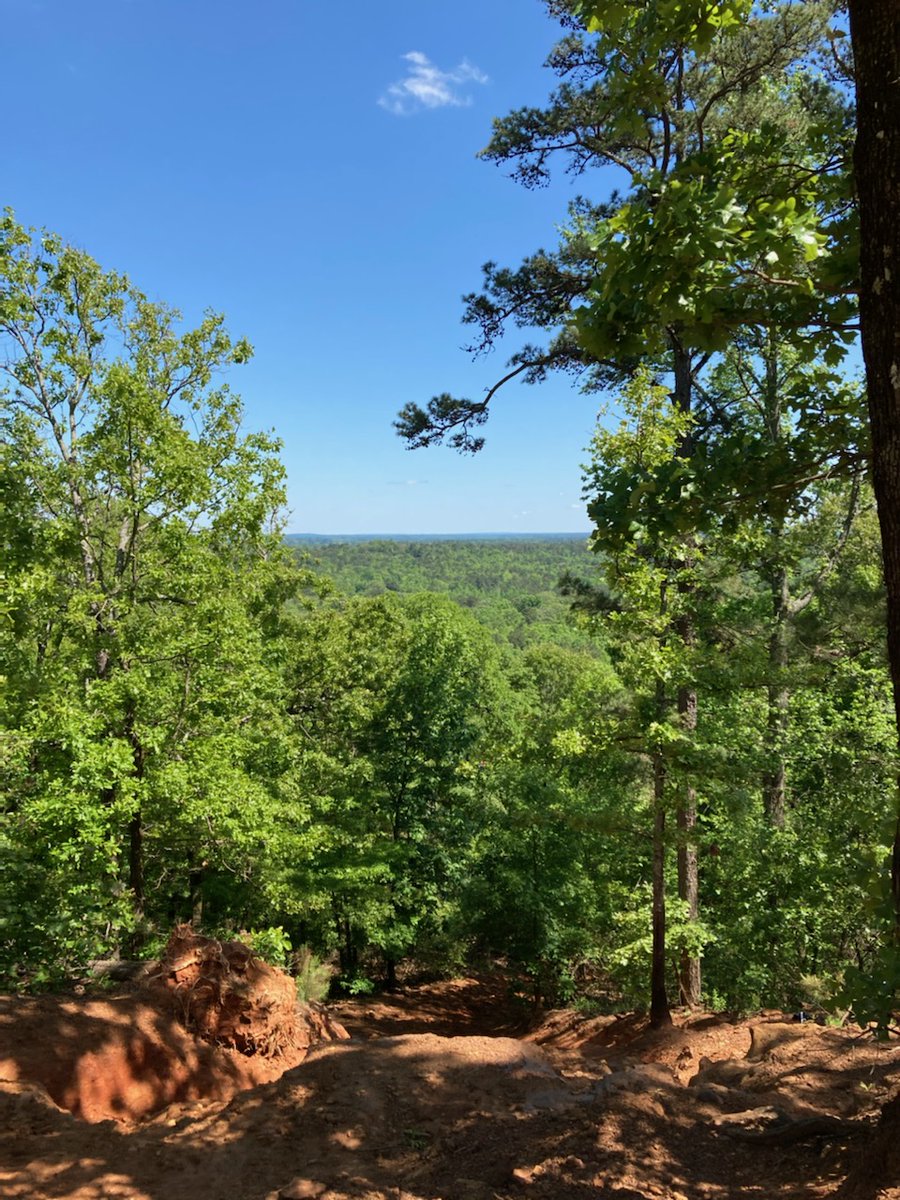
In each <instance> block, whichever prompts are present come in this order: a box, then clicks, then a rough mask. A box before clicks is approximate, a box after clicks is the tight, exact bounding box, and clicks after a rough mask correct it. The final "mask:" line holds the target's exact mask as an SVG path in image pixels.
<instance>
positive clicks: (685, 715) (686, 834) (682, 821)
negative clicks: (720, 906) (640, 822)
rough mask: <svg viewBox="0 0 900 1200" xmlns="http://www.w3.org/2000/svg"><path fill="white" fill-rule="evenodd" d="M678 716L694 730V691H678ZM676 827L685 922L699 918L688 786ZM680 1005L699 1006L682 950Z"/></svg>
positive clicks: (692, 963)
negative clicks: (685, 909)
mask: <svg viewBox="0 0 900 1200" xmlns="http://www.w3.org/2000/svg"><path fill="white" fill-rule="evenodd" d="M678 716H679V719H680V721H681V726H682V729H683V730H684V731H685V732H686V733H687V734H688V735H691V734H693V733H694V732H695V730H696V728H697V692H696V690H695V689H694V688H680V689H679V691H678ZM677 824H678V896H679V899H681V900H683V901H684V902H685V904H686V905H687V918H688V920H689V921H698V920H699V919H700V876H699V870H698V863H697V840H696V830H695V826H696V824H697V793H696V791H695V790H694V788H693V787H692V786H691V784H690V783H684V784H682V786H681V789H680V792H679V803H678V811H677ZM678 984H679V991H680V992H681V1002H682V1004H687V1005H690V1007H691V1008H696V1007H697V1006H698V1005H699V1003H700V991H701V985H700V959H699V957H698V956H697V955H696V954H691V953H690V952H689V951H688V950H682V952H681V961H680V964H679V971H678Z"/></svg>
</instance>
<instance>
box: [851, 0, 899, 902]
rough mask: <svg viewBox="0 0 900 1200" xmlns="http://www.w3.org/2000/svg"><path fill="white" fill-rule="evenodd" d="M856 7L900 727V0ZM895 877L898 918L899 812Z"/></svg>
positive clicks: (865, 309) (868, 314) (871, 368)
mask: <svg viewBox="0 0 900 1200" xmlns="http://www.w3.org/2000/svg"><path fill="white" fill-rule="evenodd" d="M849 13H850V35H851V38H852V41H853V55H854V61H855V66H856V110H857V114H856V119H857V138H856V152H855V155H854V165H855V169H856V188H857V195H858V200H859V218H860V247H861V254H860V297H859V303H860V324H861V326H862V345H863V356H864V358H865V362H866V380H867V383H868V397H869V422H870V426H871V436H872V482H873V486H874V490H875V499H876V501H877V503H878V520H879V523H880V525H881V538H882V553H883V556H884V580H885V585H886V588H887V610H888V658H889V661H890V669H891V680H892V683H893V687H894V708H895V712H896V718H897V728H898V731H900V0H849ZM891 882H892V887H893V895H894V904H895V909H896V912H897V918H898V922H900V821H898V824H897V827H896V833H895V837H894V856H893V871H892V880H891Z"/></svg>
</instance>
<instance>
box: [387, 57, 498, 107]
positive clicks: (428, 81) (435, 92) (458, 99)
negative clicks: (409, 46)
mask: <svg viewBox="0 0 900 1200" xmlns="http://www.w3.org/2000/svg"><path fill="white" fill-rule="evenodd" d="M403 58H404V59H405V61H406V62H408V63H409V70H408V72H407V74H406V75H405V76H404V78H403V79H398V80H397V82H396V83H392V84H391V85H390V87H389V88H388V89H387V91H386V92H385V93H384V94H383V95H382V96H379V98H378V103H379V104H380V105H381V107H382V108H386V109H387V111H388V112H390V113H393V114H394V115H395V116H398V117H405V116H409V114H410V113H414V112H419V111H421V110H422V109H426V108H463V107H465V106H466V105H468V104H471V103H472V97H471V96H470V95H469V94H468V93H467V92H466V91H465V90H464V89H465V85H466V84H469V83H487V82H488V77H487V75H485V73H484V71H481V70H479V68H478V67H476V66H474V65H473V64H472V63H470V62H469V61H468V60H467V59H463V61H462V62H461V63H460V64H459V66H457V67H454V68H453V70H451V71H442V70H441V69H440V67H436V66H435V65H434V63H433V62H432V61H431V60H430V59H429V58H428V56H427V55H425V54H423V53H422V52H421V50H411V51H410V52H409V54H404V55H403Z"/></svg>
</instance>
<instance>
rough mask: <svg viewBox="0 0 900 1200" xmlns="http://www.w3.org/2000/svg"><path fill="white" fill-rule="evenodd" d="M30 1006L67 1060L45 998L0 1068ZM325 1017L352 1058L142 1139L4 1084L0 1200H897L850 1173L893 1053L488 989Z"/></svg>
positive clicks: (206, 1109) (443, 989)
mask: <svg viewBox="0 0 900 1200" xmlns="http://www.w3.org/2000/svg"><path fill="white" fill-rule="evenodd" d="M82 1003H84V1002H82ZM91 1003H98V1002H91ZM104 1003H108V1004H110V1005H113V1006H114V1005H115V1004H116V1003H118V1002H116V1001H109V1002H104ZM36 1004H40V1005H44V1006H45V1007H44V1009H43V1011H42V1019H43V1021H44V1023H45V1027H46V1035H45V1036H44V1038H43V1044H44V1045H45V1047H46V1049H47V1052H48V1053H50V1054H54V1055H56V1056H58V1057H62V1056H63V1052H64V1041H63V1042H62V1043H61V1042H60V1037H62V1036H63V1032H64V1030H65V1029H66V1028H70V1026H69V1025H67V1023H70V1022H72V1020H73V1012H72V1007H71V1006H72V1005H75V1007H76V1008H77V1005H78V1002H77V1001H74V1000H72V999H70V1000H68V1001H60V1000H55V1001H51V1000H49V999H46V998H44V999H42V1000H41V1001H22V1000H8V1001H5V1002H4V1003H3V1005H2V1007H0V1014H2V1017H3V1018H5V1020H4V1019H0V1059H2V1058H3V1057H4V1054H5V1051H4V1046H6V1045H7V1044H8V1042H9V1039H10V1038H11V1037H14V1036H16V1024H17V1021H18V1020H19V1016H18V1015H17V1014H20V1015H21V1014H24V1015H22V1016H21V1019H22V1020H23V1021H26V1024H27V1018H28V1013H29V1011H32V1015H33V1009H32V1010H30V1009H29V1006H33V1005H36ZM51 1004H56V1005H57V1006H58V1008H59V1016H58V1027H55V1026H54V1023H53V1019H52V1017H51V1014H50V1008H49V1006H50V1005H51ZM333 1011H334V1012H335V1013H336V1015H337V1017H338V1019H339V1020H340V1021H341V1022H343V1023H344V1024H346V1026H347V1027H348V1029H349V1031H350V1033H351V1035H352V1039H351V1040H350V1041H334V1042H329V1043H325V1044H321V1045H318V1046H314V1047H313V1048H312V1049H311V1050H310V1051H309V1052H308V1053H307V1055H306V1057H305V1059H304V1061H303V1062H302V1063H300V1064H299V1065H297V1066H294V1067H292V1068H291V1069H289V1070H287V1071H286V1072H285V1073H284V1074H283V1075H281V1077H280V1078H279V1079H276V1080H270V1081H269V1082H263V1083H261V1084H259V1085H258V1086H255V1087H252V1088H250V1089H249V1090H244V1091H242V1092H240V1093H239V1094H237V1095H234V1096H233V1098H231V1099H230V1100H228V1101H225V1100H224V1098H223V1097H221V1096H220V1097H219V1098H217V1099H214V1100H212V1099H203V1100H199V1099H193V1098H187V1099H183V1100H180V1101H178V1102H176V1103H174V1104H172V1105H170V1106H169V1107H168V1108H166V1109H165V1111H164V1112H162V1113H160V1114H159V1115H157V1116H155V1117H153V1118H152V1119H149V1120H145V1121H144V1122H142V1123H135V1122H133V1121H132V1122H129V1121H118V1122H114V1121H106V1122H103V1123H99V1124H87V1123H85V1122H84V1121H82V1120H79V1119H78V1118H77V1117H75V1116H73V1115H72V1114H71V1113H69V1112H65V1111H61V1110H60V1109H59V1108H58V1107H57V1105H56V1104H55V1103H54V1100H53V1098H52V1097H51V1095H50V1094H48V1091H46V1090H42V1089H41V1088H39V1087H35V1086H33V1085H32V1084H31V1083H30V1082H29V1081H28V1079H27V1078H26V1072H25V1071H24V1070H23V1069H21V1067H20V1070H19V1077H18V1079H16V1080H14V1081H11V1082H6V1083H0V1194H2V1195H3V1196H5V1197H6V1196H8V1197H10V1198H11V1200H13V1198H15V1200H25V1198H26V1197H27V1198H28V1200H105V1198H107V1197H117V1198H118V1197H121V1198H122V1200H219V1198H221V1200H303V1198H304V1197H317V1196H318V1197H322V1200H523V1198H524V1197H536V1198H539V1200H613V1198H615V1200H663V1198H665V1200H684V1198H688V1200H695V1198H700V1200H703V1198H710V1200H726V1198H730V1197H738V1196H740V1197H750V1198H758V1200H788V1198H790V1200H813V1198H818V1197H825V1196H832V1195H835V1196H836V1193H837V1189H838V1188H839V1187H840V1186H841V1184H842V1183H843V1181H844V1180H845V1178H846V1176H847V1174H848V1171H849V1170H850V1169H851V1167H852V1166H853V1164H854V1162H855V1161H857V1160H858V1161H860V1162H862V1163H863V1168H862V1170H857V1173H856V1177H855V1178H854V1180H853V1187H854V1188H855V1190H854V1191H853V1192H852V1197H853V1200H876V1198H877V1200H900V1179H892V1178H890V1171H891V1169H892V1167H891V1162H893V1163H896V1156H894V1157H893V1159H892V1158H891V1155H890V1154H889V1153H886V1154H885V1155H883V1156H882V1157H883V1158H884V1163H885V1164H886V1165H885V1166H884V1170H885V1171H887V1173H888V1175H887V1177H885V1176H884V1174H882V1176H881V1178H880V1179H878V1178H877V1177H876V1176H875V1174H874V1172H870V1174H871V1180H870V1181H869V1182H867V1178H866V1168H865V1162H866V1158H865V1155H866V1153H867V1150H868V1148H869V1147H870V1146H871V1145H874V1144H875V1143H874V1138H875V1133H874V1130H875V1121H876V1118H877V1115H878V1112H879V1110H880V1108H881V1106H882V1105H883V1104H884V1103H885V1102H886V1100H887V1099H888V1098H889V1097H890V1095H892V1094H893V1093H895V1092H896V1091H897V1089H898V1087H900V1049H898V1048H897V1047H896V1046H891V1047H889V1048H887V1049H885V1048H883V1047H880V1046H877V1045H875V1044H874V1043H873V1042H871V1041H870V1040H868V1039H860V1038H858V1037H855V1036H854V1034H853V1033H852V1032H849V1031H843V1030H834V1029H820V1028H819V1027H817V1026H815V1025H802V1026H800V1025H792V1024H789V1023H786V1022H785V1021H784V1020H779V1019H777V1018H776V1017H774V1016H769V1017H764V1018H757V1019H756V1020H754V1021H750V1022H742V1023H737V1024H731V1023H729V1022H728V1021H726V1020H724V1019H723V1018H721V1017H710V1016H702V1017H694V1018H692V1019H691V1020H689V1021H686V1022H683V1023H682V1024H680V1025H679V1026H678V1027H676V1028H674V1029H672V1030H668V1031H665V1032H664V1033H662V1034H658V1033H652V1032H651V1031H649V1030H648V1029H647V1027H646V1023H645V1022H643V1021H641V1020H638V1019H637V1018H634V1017H626V1018H614V1017H597V1018H593V1019H591V1020H586V1019H584V1018H580V1017H577V1016H576V1015H574V1014H572V1013H551V1014H550V1015H549V1016H548V1017H547V1018H546V1019H545V1020H543V1021H542V1022H541V1023H539V1024H535V1023H534V1022H533V1021H531V1022H529V1019H528V1012H527V1010H524V1009H522V1008H520V1007H517V1006H516V1005H515V1004H514V1003H511V1002H510V1000H509V997H508V994H507V989H506V985H505V983H504V981H503V980H502V979H500V980H498V979H490V980H457V981H454V982H452V983H442V984H433V985H428V986H424V987H419V988H414V989H412V988H411V989H408V990H406V991H405V992H403V993H401V994H399V995H398V996H395V997H388V998H385V997H381V998H377V999H372V998H369V999H364V1000H361V1001H359V1002H356V1001H354V1002H352V1003H344V1004H341V1005H338V1006H335V1008H334V1009H333ZM93 1015H94V1017H95V1018H96V1019H98V1020H99V1019H100V1016H99V1014H97V1013H94V1014H93ZM529 1024H530V1026H531V1027H530V1029H529V1028H528V1026H529ZM28 1028H29V1029H31V1031H32V1033H33V1034H34V1035H36V1034H37V1029H36V1028H35V1027H28ZM18 1032H19V1033H22V1029H19V1030H18ZM511 1034H512V1035H514V1036H510V1035H511ZM29 1036H30V1035H29ZM61 1046H62V1049H61ZM186 1052H187V1051H186V1050H185V1053H186ZM247 1061H252V1060H247ZM0 1074H3V1072H0ZM879 1189H880V1190H879ZM849 1194H850V1193H848V1195H849Z"/></svg>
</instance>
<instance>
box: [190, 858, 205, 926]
mask: <svg viewBox="0 0 900 1200" xmlns="http://www.w3.org/2000/svg"><path fill="white" fill-rule="evenodd" d="M187 862H188V904H189V905H190V909H191V924H192V925H193V927H194V928H195V929H200V927H201V926H202V924H203V877H204V875H205V874H206V871H205V867H206V864H205V863H202V862H201V863H198V862H197V858H196V855H195V854H194V852H193V850H189V851H188V856H187Z"/></svg>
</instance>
